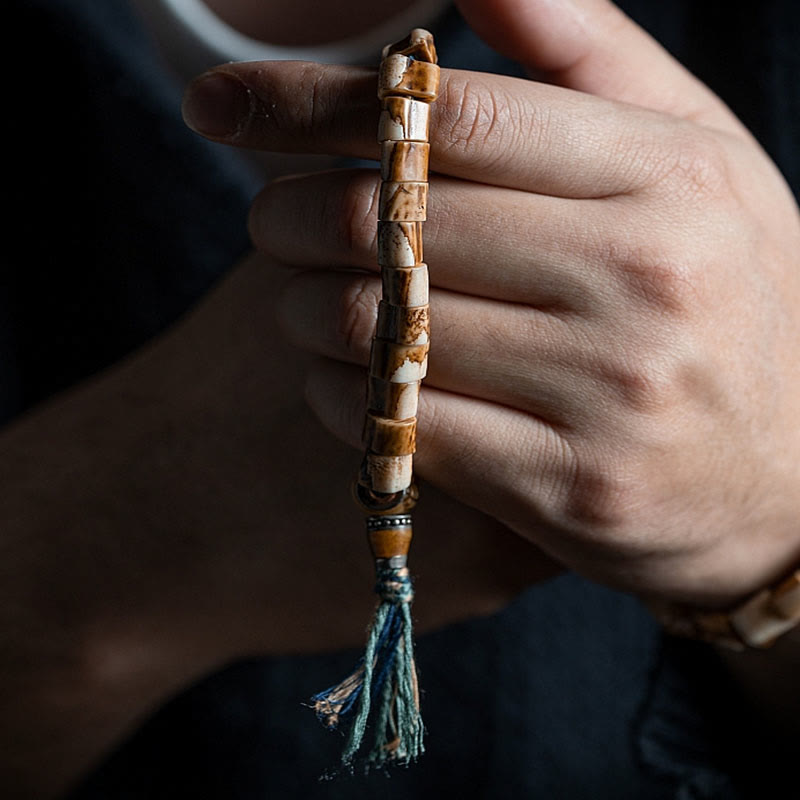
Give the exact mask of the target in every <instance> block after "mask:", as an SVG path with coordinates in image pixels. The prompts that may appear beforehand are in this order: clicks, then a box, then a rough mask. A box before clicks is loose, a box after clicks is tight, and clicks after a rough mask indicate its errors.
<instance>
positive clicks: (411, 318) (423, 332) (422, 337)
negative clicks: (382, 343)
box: [377, 300, 430, 344]
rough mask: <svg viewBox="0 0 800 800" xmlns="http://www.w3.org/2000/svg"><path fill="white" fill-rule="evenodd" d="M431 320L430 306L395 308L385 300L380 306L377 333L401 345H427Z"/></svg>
mask: <svg viewBox="0 0 800 800" xmlns="http://www.w3.org/2000/svg"><path fill="white" fill-rule="evenodd" d="M429 320H430V311H429V308H428V306H412V307H407V306H404V305H401V306H393V305H391V304H390V303H387V302H386V301H385V300H381V302H380V303H379V304H378V326H377V332H378V336H379V337H380V338H381V339H388V340H389V341H392V342H399V343H400V344H426V343H427V342H428V331H429Z"/></svg>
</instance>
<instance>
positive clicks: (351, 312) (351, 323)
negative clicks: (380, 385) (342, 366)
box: [334, 275, 380, 361]
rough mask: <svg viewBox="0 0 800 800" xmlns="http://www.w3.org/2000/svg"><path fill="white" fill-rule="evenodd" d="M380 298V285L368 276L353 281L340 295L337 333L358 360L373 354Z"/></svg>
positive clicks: (352, 355) (347, 351)
mask: <svg viewBox="0 0 800 800" xmlns="http://www.w3.org/2000/svg"><path fill="white" fill-rule="evenodd" d="M379 299H380V284H379V283H378V281H377V280H376V279H375V278H372V277H370V276H367V275H364V276H359V277H357V278H353V279H352V280H350V281H349V282H348V283H347V284H346V286H345V287H344V289H343V290H342V292H341V294H340V296H339V302H338V308H337V313H336V328H335V332H334V333H335V336H336V338H337V340H338V341H339V342H340V344H341V345H342V346H343V347H344V350H345V352H346V353H347V354H348V355H349V356H351V357H352V358H354V359H355V360H357V361H363V360H364V359H365V356H366V355H367V354H368V353H369V348H370V343H371V342H372V336H373V334H374V332H375V321H376V319H377V313H378V300H379Z"/></svg>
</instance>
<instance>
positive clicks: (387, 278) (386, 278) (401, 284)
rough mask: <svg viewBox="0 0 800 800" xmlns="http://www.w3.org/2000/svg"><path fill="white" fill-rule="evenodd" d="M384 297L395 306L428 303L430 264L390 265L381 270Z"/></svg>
mask: <svg viewBox="0 0 800 800" xmlns="http://www.w3.org/2000/svg"><path fill="white" fill-rule="evenodd" d="M381 283H382V284H383V299H384V300H385V301H386V302H387V303H390V304H391V305H393V306H424V305H427V304H428V297H429V294H430V292H429V289H428V265H427V264H417V265H416V266H415V267H393V268H391V269H389V268H388V267H386V268H384V269H382V270H381Z"/></svg>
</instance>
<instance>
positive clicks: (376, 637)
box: [311, 566, 425, 767]
mask: <svg viewBox="0 0 800 800" xmlns="http://www.w3.org/2000/svg"><path fill="white" fill-rule="evenodd" d="M376 590H377V591H378V593H379V595H380V597H381V602H380V604H379V605H378V608H377V609H376V611H375V617H374V619H373V621H372V625H371V627H370V631H369V636H368V638H367V646H366V651H365V653H364V658H363V659H362V661H361V662H360V663H359V665H358V666H357V667H356V669H355V670H354V671H353V672H352V673H351V674H350V675H348V676H347V677H346V678H345V679H344V680H343V681H342V682H341V683H338V684H337V685H336V686H332V687H330V688H329V689H326V690H325V691H324V692H320V693H319V694H317V695H314V697H312V698H311V704H312V708H314V710H315V711H316V713H317V717H318V718H319V719H320V720H321V721H322V722H323V724H324V725H325V726H326V727H328V728H332V729H335V728H338V727H339V725H340V723H342V722H346V721H350V720H352V722H351V726H350V730H349V732H348V735H347V741H346V743H345V747H344V751H343V752H342V764H343V765H344V766H346V767H352V765H353V762H354V761H355V759H356V757H357V755H358V752H359V750H360V748H361V745H362V743H363V740H364V737H365V734H366V730H367V726H368V724H371V726H372V727H373V729H374V732H375V738H374V741H373V744H372V748H371V750H370V752H369V753H368V754H367V756H366V764H367V766H368V767H369V766H381V765H384V764H388V763H398V764H409V763H410V762H412V761H414V760H416V759H417V758H418V757H419V756H420V755H422V753H423V752H424V750H425V748H424V744H423V738H424V726H423V723H422V716H421V715H420V710H419V685H418V683H417V670H416V664H415V662H414V643H413V636H412V633H413V632H412V622H411V608H410V605H411V600H412V599H413V596H414V594H413V587H412V585H411V578H410V577H409V574H408V569H407V568H406V567H404V566H403V567H399V568H394V567H386V566H379V567H378V582H377V587H376Z"/></svg>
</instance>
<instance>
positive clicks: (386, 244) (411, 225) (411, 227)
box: [378, 222, 427, 302]
mask: <svg viewBox="0 0 800 800" xmlns="http://www.w3.org/2000/svg"><path fill="white" fill-rule="evenodd" d="M378 263H379V264H380V265H381V266H383V267H413V266H415V265H416V264H420V263H422V225H421V224H420V223H419V222H379V223H378ZM426 302H427V301H426Z"/></svg>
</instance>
